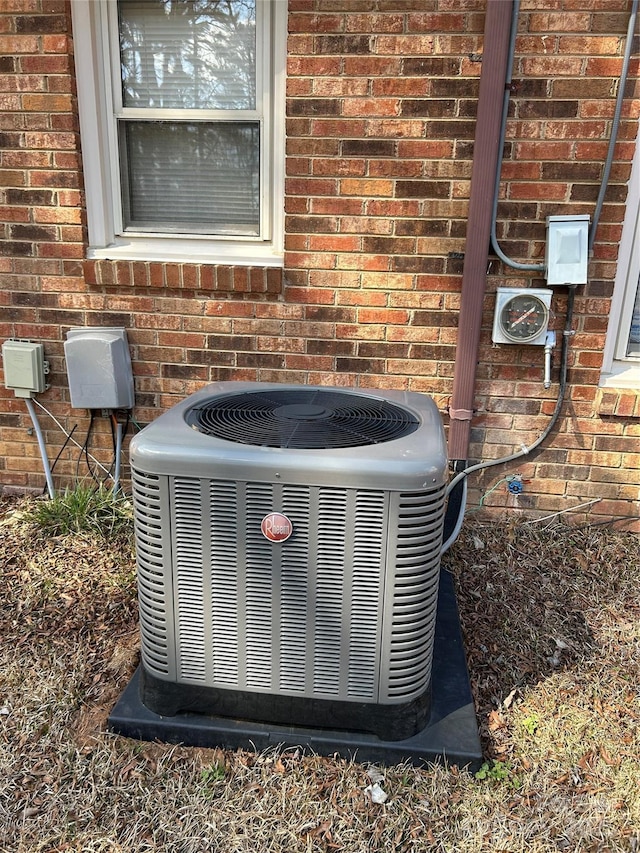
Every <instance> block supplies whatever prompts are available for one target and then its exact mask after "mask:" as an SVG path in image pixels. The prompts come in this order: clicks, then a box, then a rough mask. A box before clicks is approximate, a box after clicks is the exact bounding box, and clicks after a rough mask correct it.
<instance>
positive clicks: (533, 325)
mask: <svg viewBox="0 0 640 853" xmlns="http://www.w3.org/2000/svg"><path fill="white" fill-rule="evenodd" d="M499 320H500V328H501V329H502V332H503V334H504V335H505V337H507V338H509V340H510V341H515V342H516V343H520V344H526V343H527V341H532V340H534V339H535V338H537V337H538V335H539V334H540V332H542V331H543V329H545V328H546V325H547V323H548V321H549V309H548V308H547V306H546V305H545V304H544V302H543V301H542V299H540V297H539V296H534V295H533V294H527V293H522V294H518V295H517V296H512V297H511V298H510V299H507V301H506V302H505V303H504V305H503V306H502V310H501V312H500V318H499Z"/></svg>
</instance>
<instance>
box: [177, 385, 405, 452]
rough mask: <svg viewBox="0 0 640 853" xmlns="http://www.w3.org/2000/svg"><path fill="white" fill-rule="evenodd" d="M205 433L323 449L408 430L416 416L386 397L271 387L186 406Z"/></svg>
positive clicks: (192, 422)
mask: <svg viewBox="0 0 640 853" xmlns="http://www.w3.org/2000/svg"><path fill="white" fill-rule="evenodd" d="M185 418H186V421H187V423H188V424H189V426H191V427H192V428H193V429H195V430H197V431H198V432H201V433H204V434H205V435H211V436H215V437H216V438H222V439H225V440H226V441H233V442H235V443H237V444H253V445H258V446H261V447H282V448H297V449H328V448H340V447H361V446H364V445H368V444H381V443H383V442H386V441H392V440H394V439H397V438H402V437H403V436H406V435H409V434H410V433H412V432H414V431H415V430H416V429H417V428H418V426H419V421H418V419H417V418H416V417H415V416H414V415H413V414H412V413H411V412H410V411H407V410H406V409H403V408H401V407H400V406H396V405H394V404H393V403H390V402H388V401H387V400H380V399H377V398H375V397H364V396H361V395H360V394H354V393H350V392H344V391H333V390H328V389H317V388H314V389H305V388H295V389H290V390H289V389H279V390H278V389H274V390H271V391H249V392H245V393H240V394H228V395H226V396H221V397H212V398H210V399H207V400H204V401H202V402H200V403H198V404H196V405H195V406H192V407H191V408H190V409H188V411H187V413H186V415H185Z"/></svg>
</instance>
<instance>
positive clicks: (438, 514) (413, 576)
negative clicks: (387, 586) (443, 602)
mask: <svg viewBox="0 0 640 853" xmlns="http://www.w3.org/2000/svg"><path fill="white" fill-rule="evenodd" d="M444 509H445V503H444V487H443V488H440V489H438V490H435V491H433V492H424V493H417V494H413V493H412V494H401V495H400V496H399V501H398V533H397V539H396V551H395V583H394V591H393V605H392V623H391V637H390V643H389V652H388V687H387V689H388V692H389V696H393V697H397V698H400V697H407V696H411V695H415V694H416V692H419V691H420V690H421V689H423V688H426V686H427V685H428V684H429V681H430V678H431V657H432V656H431V651H432V646H433V635H434V631H435V621H436V606H437V597H438V581H439V573H440V547H441V544H442V528H443V517H444Z"/></svg>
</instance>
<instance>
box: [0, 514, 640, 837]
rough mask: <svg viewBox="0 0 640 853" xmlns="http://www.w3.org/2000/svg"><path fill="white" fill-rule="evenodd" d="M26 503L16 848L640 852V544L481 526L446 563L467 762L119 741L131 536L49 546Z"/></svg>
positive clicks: (591, 531)
mask: <svg viewBox="0 0 640 853" xmlns="http://www.w3.org/2000/svg"><path fill="white" fill-rule="evenodd" d="M23 508H24V503H21V502H16V501H14V500H5V501H3V502H0V572H1V574H2V584H1V585H0V774H1V778H2V780H3V784H2V785H0V853H62V851H82V852H83V853H143V851H144V853H148V851H170V853H204V851H216V852H217V851H220V853H222V851H224V853H245V851H251V853H254V851H255V853H270V851H281V853H285V851H286V853H313V851H345V853H365V851H382V850H384V851H399V853H405V852H406V853H409V852H410V853H418V852H419V851H448V853H467V852H468V853H484V852H485V851H486V853H496V852H497V851H505V853H518V851H522V853H552V851H553V853H557V851H570V852H571V853H582V852H583V851H584V853H621V851H627V853H640V595H639V592H638V590H639V589H640V540H639V539H638V537H637V536H636V535H633V534H630V533H624V532H621V531H616V530H613V529H610V528H608V527H606V526H600V527H583V528H572V527H568V526H564V525H561V524H557V523H549V522H546V523H544V522H542V523H541V522H529V521H527V520H526V519H522V518H519V519H513V518H511V519H503V520H496V519H492V520H486V519H485V520H478V519H475V520H470V521H468V522H467V523H466V524H465V526H464V528H463V531H462V534H461V536H460V538H459V539H458V541H457V543H456V544H455V545H454V547H453V548H452V549H451V551H450V552H449V553H448V554H447V555H446V556H445V558H444V560H445V565H446V568H447V569H448V570H450V571H451V572H452V574H453V577H454V582H455V585H456V590H457V597H458V606H459V609H460V617H461V624H462V628H463V634H464V639H465V648H466V653H467V660H468V665H469V671H470V677H471V682H472V689H473V692H474V698H475V703H476V709H477V715H478V723H479V728H480V731H481V736H482V741H483V748H484V752H485V757H486V761H485V763H484V765H483V767H482V769H481V770H480V772H479V773H477V774H471V773H469V772H467V771H466V770H464V769H462V768H457V767H446V766H442V765H432V766H431V765H430V766H425V767H420V768H415V767H412V766H410V765H408V764H406V765H405V764H403V765H398V766H395V767H386V768H385V767H374V766H371V765H363V764H358V763H357V762H354V761H351V762H350V761H345V760H342V759H339V758H335V757H334V758H324V757H320V756H315V755H304V754H302V753H301V752H300V751H298V750H295V749H294V750H286V751H281V750H270V751H268V752H266V753H257V752H252V751H242V750H239V751H236V752H230V751H223V750H204V749H193V748H187V747H181V746H169V745H164V744H150V743H144V742H138V741H132V740H128V739H126V738H122V737H119V736H116V735H113V734H110V733H108V732H107V731H106V730H105V723H106V719H107V715H108V713H109V711H110V710H111V707H112V706H113V704H114V702H115V701H116V699H117V697H118V696H119V694H120V693H121V691H122V689H123V688H124V686H125V684H126V683H127V681H128V679H129V678H130V676H131V674H132V672H133V670H134V668H135V666H136V665H137V661H138V648H139V646H138V632H137V605H136V589H135V569H134V559H133V553H132V549H131V546H130V545H129V544H128V543H127V542H126V541H124V540H121V541H120V542H115V543H113V542H112V543H105V542H104V541H103V540H101V539H95V538H94V539H89V538H85V537H83V536H80V535H77V536H68V537H62V538H51V537H46V536H44V535H43V534H42V533H41V532H39V531H38V530H37V529H36V528H35V527H34V526H33V525H32V524H27V523H26V522H25V521H24V519H23V517H22V515H21V513H22V510H23ZM376 782H377V783H378V784H379V786H380V787H381V788H382V790H383V791H384V793H385V794H386V795H387V799H386V801H385V802H384V803H382V802H375V801H373V800H372V797H371V786H372V784H375V783H376Z"/></svg>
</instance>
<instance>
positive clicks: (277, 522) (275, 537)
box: [260, 512, 293, 542]
mask: <svg viewBox="0 0 640 853" xmlns="http://www.w3.org/2000/svg"><path fill="white" fill-rule="evenodd" d="M260 529H261V530H262V534H263V536H265V538H266V539H268V540H269V541H270V542H286V540H287V539H288V538H289V537H290V536H291V534H292V533H293V524H291V522H290V521H289V519H288V518H287V516H286V515H283V514H282V513H281V512H270V513H269V515H265V517H264V518H263V519H262V523H261V524H260Z"/></svg>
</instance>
